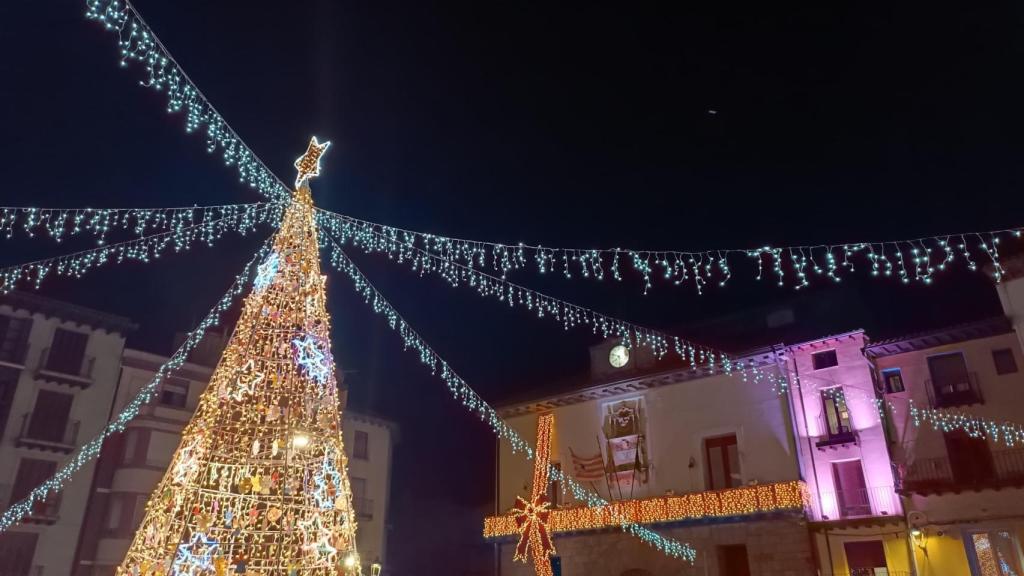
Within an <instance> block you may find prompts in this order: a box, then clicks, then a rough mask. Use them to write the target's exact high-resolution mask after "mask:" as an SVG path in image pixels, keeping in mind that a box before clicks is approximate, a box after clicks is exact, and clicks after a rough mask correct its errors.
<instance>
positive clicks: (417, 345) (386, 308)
mask: <svg viewBox="0 0 1024 576" xmlns="http://www.w3.org/2000/svg"><path fill="white" fill-rule="evenodd" d="M322 238H324V239H325V240H329V241H330V246H328V247H329V249H330V251H329V255H330V261H331V264H332V265H333V266H334V267H335V268H337V269H338V270H341V271H342V272H344V273H345V274H347V275H348V276H349V278H350V279H351V280H352V282H353V284H354V287H355V290H356V292H357V293H358V294H359V295H361V296H362V297H363V299H364V300H365V301H366V303H367V305H369V306H370V307H371V308H372V309H373V311H374V312H376V313H378V314H381V315H382V316H384V318H385V320H386V321H387V323H388V326H389V327H390V328H391V329H392V330H394V331H396V332H398V334H399V335H400V336H401V338H402V342H403V344H404V347H405V349H406V350H409V349H411V350H414V351H415V352H416V353H417V354H418V355H419V357H420V362H422V363H423V364H424V365H426V366H427V367H428V368H430V371H431V373H433V374H435V375H439V376H440V378H441V379H442V380H443V381H444V382H445V384H446V385H447V387H448V391H449V392H450V393H451V394H452V395H453V396H454V397H455V398H456V399H457V400H459V401H461V402H462V404H463V406H465V407H466V408H468V409H469V410H470V411H472V412H475V413H476V414H477V415H478V416H479V417H480V419H481V420H483V421H484V422H486V423H487V424H488V425H489V426H490V427H491V429H492V430H493V431H494V433H495V434H496V435H497V436H498V437H499V438H504V439H505V440H507V441H508V442H509V444H511V445H512V449H513V451H522V452H523V453H524V454H525V455H526V457H527V458H528V459H532V458H533V456H534V454H533V449H532V448H531V447H530V445H529V443H527V442H526V441H525V440H523V438H522V437H520V436H519V434H518V433H517V432H516V431H515V430H514V429H513V428H512V427H510V426H509V425H508V424H507V423H506V422H505V421H504V420H503V419H502V418H501V417H500V416H499V415H498V413H497V411H495V410H494V408H492V407H491V406H490V405H489V404H488V403H487V402H486V401H484V399H483V398H481V397H480V395H479V394H477V393H476V392H475V391H474V390H473V389H472V388H470V387H469V385H468V384H466V382H465V380H463V379H462V378H461V377H460V376H459V375H458V374H456V373H455V371H454V370H453V369H452V368H451V367H450V366H449V365H448V363H447V362H445V361H444V360H443V359H442V358H441V357H440V356H439V355H438V354H437V352H435V351H434V350H433V349H432V348H431V347H430V346H429V345H428V344H427V343H426V342H425V341H424V340H423V338H421V337H420V335H419V334H417V333H416V331H415V330H413V329H412V327H411V326H409V324H408V323H407V322H406V321H405V319H403V318H402V317H401V316H400V315H399V314H398V312H397V311H396V310H395V309H394V308H393V307H392V306H391V304H390V303H389V302H388V301H387V300H385V299H384V297H383V296H382V295H381V294H380V292H378V291H377V289H376V288H374V287H373V285H372V284H370V282H369V280H367V278H366V276H364V275H363V274H362V272H361V271H360V270H359V269H358V268H357V267H356V265H355V263H353V262H352V261H351V260H350V259H349V258H348V256H346V255H345V253H344V252H343V251H342V248H341V245H340V244H339V243H338V242H337V241H336V240H335V239H334V238H333V236H332V235H331V233H330V232H327V231H325V233H324V234H323V236H322ZM438 373H440V374H438ZM549 473H550V475H551V479H552V480H553V481H558V482H562V483H563V486H565V489H566V490H567V491H569V492H571V493H572V495H573V496H574V497H575V498H576V499H577V500H579V501H581V502H584V503H586V505H587V506H590V507H601V506H607V504H608V502H607V501H606V500H604V499H603V498H601V497H600V496H598V495H596V494H594V493H592V492H590V491H589V490H587V489H586V488H584V487H583V486H581V485H580V484H579V483H577V482H576V481H575V480H574V479H573V478H572V477H571V476H567V475H565V474H563V473H562V472H561V471H560V470H558V469H556V468H554V467H550V469H549ZM608 510H609V513H612V514H614V512H613V511H612V509H611V508H608ZM614 521H615V523H617V524H619V525H620V527H621V528H622V530H623V531H624V532H626V533H628V534H631V535H633V536H636V537H638V538H640V539H642V540H643V541H644V542H646V543H647V544H649V545H651V546H653V547H654V548H656V549H657V550H659V551H661V552H663V553H664V554H666V555H668V556H671V557H673V558H682V559H686V560H688V561H690V562H693V561H694V560H695V559H696V555H697V552H696V550H694V548H693V547H691V546H690V545H689V544H683V543H680V542H678V541H676V540H672V539H670V538H666V537H664V536H661V535H660V534H658V533H656V532H654V531H652V530H650V529H648V528H646V527H644V526H641V525H639V524H636V523H633V522H631V521H629V520H628V519H626V518H614Z"/></svg>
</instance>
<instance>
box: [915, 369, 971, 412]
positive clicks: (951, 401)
mask: <svg viewBox="0 0 1024 576" xmlns="http://www.w3.org/2000/svg"><path fill="white" fill-rule="evenodd" d="M924 388H925V390H927V391H928V400H929V401H930V402H931V405H932V407H934V408H952V407H955V406H970V405H971V404H984V403H985V398H984V397H983V396H982V395H981V386H979V385H978V374H977V373H976V372H968V373H967V377H966V378H963V379H962V380H961V381H959V382H955V381H954V382H946V383H943V384H941V385H939V384H937V383H935V382H934V381H932V380H931V379H929V380H925V381H924Z"/></svg>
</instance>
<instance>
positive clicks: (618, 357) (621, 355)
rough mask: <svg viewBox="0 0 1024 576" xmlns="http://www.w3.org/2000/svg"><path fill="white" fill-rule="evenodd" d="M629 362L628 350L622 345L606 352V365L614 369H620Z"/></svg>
mask: <svg viewBox="0 0 1024 576" xmlns="http://www.w3.org/2000/svg"><path fill="white" fill-rule="evenodd" d="M627 362H629V348H626V347H625V346H623V345H622V344H619V345H618V346H615V347H614V348H612V349H611V351H610V352H608V363H609V364H611V365H612V366H613V367H615V368H622V367H623V366H625V365H626V363H627Z"/></svg>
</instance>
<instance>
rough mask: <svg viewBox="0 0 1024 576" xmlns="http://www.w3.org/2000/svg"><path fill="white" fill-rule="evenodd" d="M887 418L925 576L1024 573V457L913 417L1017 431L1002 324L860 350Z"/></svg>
mask: <svg viewBox="0 0 1024 576" xmlns="http://www.w3.org/2000/svg"><path fill="white" fill-rule="evenodd" d="M866 352H867V354H868V357H870V358H871V359H872V360H873V362H874V363H875V365H876V366H877V370H878V376H879V388H880V390H881V392H882V393H883V394H884V395H885V400H886V405H887V406H888V413H889V415H890V422H889V435H890V440H891V448H890V452H891V454H892V462H893V464H894V468H895V470H896V471H897V479H898V485H899V490H900V493H901V494H902V496H903V500H904V502H905V507H906V511H907V515H906V517H907V521H908V524H909V527H910V530H911V532H912V535H911V537H910V538H909V540H908V541H909V543H910V545H911V546H910V547H911V549H912V551H913V562H914V568H915V570H916V573H917V574H919V575H921V576H932V575H935V576H946V575H949V576H952V575H954V574H971V575H973V576H1014V575H1018V574H1022V573H1024V563H1022V557H1021V549H1020V542H1021V540H1022V538H1024V448H1021V447H1020V446H1017V447H1009V446H1006V445H1005V444H1002V443H1000V442H994V441H992V440H991V439H988V438H985V437H978V436H977V435H972V434H969V433H967V432H965V431H964V430H962V429H960V428H958V427H951V426H941V425H940V426H933V425H932V424H931V423H929V422H927V421H926V420H925V418H923V417H922V416H921V414H920V413H919V412H916V410H915V409H925V410H929V409H934V410H941V411H942V413H944V414H950V415H952V414H963V415H967V416H973V417H981V418H985V419H988V420H991V421H996V422H1018V423H1019V422H1021V420H1022V419H1024V418H1022V416H1021V415H1022V414H1024V394H1022V391H1024V373H1022V372H1021V370H1020V367H1021V366H1024V356H1022V354H1021V348H1020V340H1019V339H1018V334H1016V333H1015V331H1014V329H1013V326H1012V324H1011V322H1010V321H1009V320H1008V319H1007V318H1005V317H999V318H994V319H991V320H987V321H982V322H976V323H973V324H967V325H962V326H955V327H952V328H948V329H944V330H937V331H933V332H927V333H922V334H916V335H913V336H907V337H903V338H897V339H892V340H886V341H884V342H878V343H875V344H872V345H870V346H868V347H867V348H866Z"/></svg>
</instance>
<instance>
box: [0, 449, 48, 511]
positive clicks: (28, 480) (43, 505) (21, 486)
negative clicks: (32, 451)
mask: <svg viewBox="0 0 1024 576" xmlns="http://www.w3.org/2000/svg"><path fill="white" fill-rule="evenodd" d="M56 471H57V462H55V461H53V460H37V459H35V458H22V459H21V462H19V463H18V473H17V475H16V476H15V478H14V486H13V487H12V488H11V502H18V501H19V500H22V499H24V498H25V497H26V496H28V494H29V492H31V491H32V490H34V489H35V487H36V486H39V485H40V484H42V483H43V482H45V481H46V480H47V479H49V478H50V476H53V473H54V472H56ZM59 507H60V493H59V492H58V493H56V494H52V495H51V496H50V497H48V498H47V499H46V500H43V501H39V502H36V503H35V505H34V506H33V508H32V514H33V515H34V516H50V517H52V516H56V515H57V509H58V508H59Z"/></svg>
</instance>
